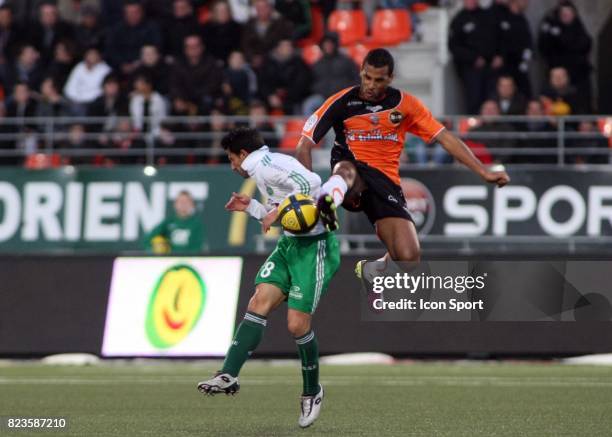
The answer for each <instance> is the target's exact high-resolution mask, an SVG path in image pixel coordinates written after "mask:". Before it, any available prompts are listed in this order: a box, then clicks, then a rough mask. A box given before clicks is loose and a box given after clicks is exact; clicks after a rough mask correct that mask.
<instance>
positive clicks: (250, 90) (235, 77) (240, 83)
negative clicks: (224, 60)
mask: <svg viewBox="0 0 612 437" xmlns="http://www.w3.org/2000/svg"><path fill="white" fill-rule="evenodd" d="M225 78H226V79H225V80H226V84H227V85H228V86H229V88H230V89H229V91H230V95H231V96H232V98H235V99H239V100H240V101H241V102H242V105H243V106H244V107H245V108H246V107H248V105H249V103H250V102H251V99H252V98H253V97H255V95H256V94H257V77H256V76H255V73H254V72H253V70H252V69H251V67H250V66H249V64H247V62H246V60H245V59H244V55H243V54H242V52H239V51H235V52H232V53H231V54H230V56H229V58H228V65H227V69H226V70H225ZM247 111H248V110H247ZM231 112H232V113H233V114H236V112H235V111H231Z"/></svg>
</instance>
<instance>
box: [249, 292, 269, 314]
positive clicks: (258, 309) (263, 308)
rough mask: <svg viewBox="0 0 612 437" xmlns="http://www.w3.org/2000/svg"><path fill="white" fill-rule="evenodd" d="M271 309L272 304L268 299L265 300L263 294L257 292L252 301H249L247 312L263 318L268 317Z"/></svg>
mask: <svg viewBox="0 0 612 437" xmlns="http://www.w3.org/2000/svg"><path fill="white" fill-rule="evenodd" d="M271 309H272V302H269V300H268V299H266V298H264V297H263V296H262V294H261V293H259V292H258V291H257V290H256V291H255V294H254V295H253V296H251V299H250V300H249V306H248V307H247V310H248V311H250V312H253V313H257V314H260V315H262V316H267V315H268V313H269V312H270V310H271Z"/></svg>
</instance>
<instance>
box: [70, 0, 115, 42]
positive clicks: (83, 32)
mask: <svg viewBox="0 0 612 437" xmlns="http://www.w3.org/2000/svg"><path fill="white" fill-rule="evenodd" d="M106 31H107V28H104V27H102V26H101V25H100V16H99V13H98V9H97V8H96V7H94V6H89V5H84V6H83V8H82V11H81V18H80V20H79V23H78V25H77V27H76V28H75V31H74V34H75V41H76V42H77V43H78V44H79V46H80V47H81V48H83V49H84V48H87V47H91V46H98V47H104V44H105V36H106Z"/></svg>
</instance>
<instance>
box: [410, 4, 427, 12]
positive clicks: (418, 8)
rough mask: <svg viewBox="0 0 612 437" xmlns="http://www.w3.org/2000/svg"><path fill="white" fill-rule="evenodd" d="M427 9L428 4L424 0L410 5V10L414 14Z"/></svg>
mask: <svg viewBox="0 0 612 437" xmlns="http://www.w3.org/2000/svg"><path fill="white" fill-rule="evenodd" d="M427 9H429V4H428V3H425V2H418V3H414V4H413V5H412V6H410V10H411V11H412V12H414V13H415V14H420V13H422V12H425V11H426V10H427Z"/></svg>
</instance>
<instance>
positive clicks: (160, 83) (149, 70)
mask: <svg viewBox="0 0 612 437" xmlns="http://www.w3.org/2000/svg"><path fill="white" fill-rule="evenodd" d="M171 72H172V70H171V68H170V66H169V65H168V64H166V63H165V62H164V61H163V59H161V58H160V60H159V62H158V63H157V64H156V65H154V66H147V65H141V66H140V67H138V68H137V69H136V71H135V72H134V74H133V75H132V79H135V78H137V77H138V76H140V75H145V76H147V77H150V78H151V79H152V80H153V89H155V91H157V92H159V93H160V94H162V95H164V96H167V95H168V94H169V93H170V75H171Z"/></svg>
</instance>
